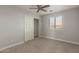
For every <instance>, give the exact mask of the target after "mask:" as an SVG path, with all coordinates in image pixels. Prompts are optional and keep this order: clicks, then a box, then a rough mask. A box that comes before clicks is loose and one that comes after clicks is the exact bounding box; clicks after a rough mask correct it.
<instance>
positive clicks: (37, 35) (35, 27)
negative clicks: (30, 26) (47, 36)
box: [34, 18, 39, 38]
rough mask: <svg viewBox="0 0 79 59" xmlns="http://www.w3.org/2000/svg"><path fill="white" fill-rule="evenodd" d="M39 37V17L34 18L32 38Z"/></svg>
mask: <svg viewBox="0 0 79 59" xmlns="http://www.w3.org/2000/svg"><path fill="white" fill-rule="evenodd" d="M38 37H39V19H36V18H34V38H38Z"/></svg>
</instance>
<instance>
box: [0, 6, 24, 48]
mask: <svg viewBox="0 0 79 59" xmlns="http://www.w3.org/2000/svg"><path fill="white" fill-rule="evenodd" d="M24 22H25V15H24V13H23V12H22V10H19V9H18V8H16V7H13V6H0V48H2V47H5V46H8V45H11V44H14V43H18V42H21V41H23V40H24V39H25V38H24V33H25V24H24Z"/></svg>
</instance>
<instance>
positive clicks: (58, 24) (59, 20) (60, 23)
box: [56, 16, 63, 29]
mask: <svg viewBox="0 0 79 59" xmlns="http://www.w3.org/2000/svg"><path fill="white" fill-rule="evenodd" d="M56 28H60V29H62V28H63V21H62V16H58V17H56Z"/></svg>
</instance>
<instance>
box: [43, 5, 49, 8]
mask: <svg viewBox="0 0 79 59" xmlns="http://www.w3.org/2000/svg"><path fill="white" fill-rule="evenodd" d="M46 7H49V5H45V6H43V7H41V8H46Z"/></svg>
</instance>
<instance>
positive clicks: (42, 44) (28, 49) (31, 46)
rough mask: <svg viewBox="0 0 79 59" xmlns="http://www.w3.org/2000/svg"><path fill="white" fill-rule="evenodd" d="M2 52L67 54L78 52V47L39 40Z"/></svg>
mask: <svg viewBox="0 0 79 59" xmlns="http://www.w3.org/2000/svg"><path fill="white" fill-rule="evenodd" d="M2 52H5V53H48V52H49V53H64V52H66V53H68V52H71V53H73V52H77V53H78V52H79V46H78V45H74V44H70V43H65V42H61V41H56V40H52V39H46V38H39V39H34V40H31V41H28V42H25V43H23V44H21V45H17V46H15V47H12V48H8V49H6V50H4V51H2Z"/></svg>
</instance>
